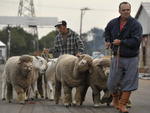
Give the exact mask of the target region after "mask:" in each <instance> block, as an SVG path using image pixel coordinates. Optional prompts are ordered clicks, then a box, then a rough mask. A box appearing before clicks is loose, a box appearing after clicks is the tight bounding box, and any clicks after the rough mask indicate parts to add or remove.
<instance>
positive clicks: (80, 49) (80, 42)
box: [75, 35, 85, 54]
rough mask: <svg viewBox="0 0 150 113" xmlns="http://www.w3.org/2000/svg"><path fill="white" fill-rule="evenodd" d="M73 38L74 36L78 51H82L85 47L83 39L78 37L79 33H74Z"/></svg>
mask: <svg viewBox="0 0 150 113" xmlns="http://www.w3.org/2000/svg"><path fill="white" fill-rule="evenodd" d="M75 38H76V45H77V48H78V53H83V52H84V49H85V47H84V44H83V41H82V40H81V38H80V37H79V35H76V37H75ZM78 53H77V54H78Z"/></svg>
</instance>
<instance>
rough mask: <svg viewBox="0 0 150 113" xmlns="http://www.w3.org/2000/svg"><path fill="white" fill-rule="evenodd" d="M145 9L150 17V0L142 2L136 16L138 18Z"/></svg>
mask: <svg viewBox="0 0 150 113" xmlns="http://www.w3.org/2000/svg"><path fill="white" fill-rule="evenodd" d="M143 8H144V9H145V11H146V12H147V14H148V16H149V17H150V2H142V3H141V6H140V8H139V10H138V12H137V14H136V16H135V18H136V19H137V18H138V17H139V15H140V13H141V11H142V9H143Z"/></svg>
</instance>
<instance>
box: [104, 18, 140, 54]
mask: <svg viewBox="0 0 150 113" xmlns="http://www.w3.org/2000/svg"><path fill="white" fill-rule="evenodd" d="M104 37H105V41H106V42H110V43H112V42H113V40H115V39H120V40H121V44H120V51H119V54H120V56H121V57H135V56H138V54H139V46H140V42H141V39H142V26H141V24H140V23H139V22H138V21H137V20H135V19H134V18H132V17H129V18H128V20H127V23H126V25H125V26H124V28H123V29H122V30H121V31H120V17H118V18H115V19H113V20H111V21H110V22H109V23H108V25H107V26H106V28H105V32H104ZM111 48H112V50H113V52H114V55H116V54H117V48H118V46H114V45H112V46H111Z"/></svg>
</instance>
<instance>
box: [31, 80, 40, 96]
mask: <svg viewBox="0 0 150 113" xmlns="http://www.w3.org/2000/svg"><path fill="white" fill-rule="evenodd" d="M32 89H33V92H34V97H35V98H38V97H39V92H38V88H37V81H36V82H35V83H34V84H33V86H32Z"/></svg>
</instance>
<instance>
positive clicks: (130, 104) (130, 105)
mask: <svg viewBox="0 0 150 113" xmlns="http://www.w3.org/2000/svg"><path fill="white" fill-rule="evenodd" d="M131 107H132V103H131V100H129V101H128V103H127V108H131Z"/></svg>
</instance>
